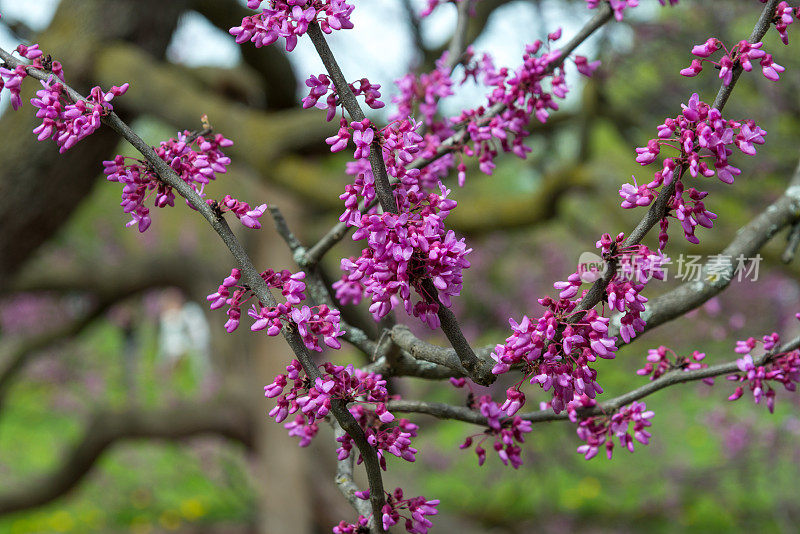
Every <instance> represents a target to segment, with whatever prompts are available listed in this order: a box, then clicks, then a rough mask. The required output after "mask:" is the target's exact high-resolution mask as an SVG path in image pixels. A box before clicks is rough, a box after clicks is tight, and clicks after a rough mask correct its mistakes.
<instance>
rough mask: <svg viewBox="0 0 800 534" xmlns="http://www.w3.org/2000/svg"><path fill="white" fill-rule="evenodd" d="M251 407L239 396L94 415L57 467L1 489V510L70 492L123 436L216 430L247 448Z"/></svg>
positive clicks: (172, 436)
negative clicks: (239, 399)
mask: <svg viewBox="0 0 800 534" xmlns="http://www.w3.org/2000/svg"><path fill="white" fill-rule="evenodd" d="M254 427H255V423H254V422H253V421H252V420H251V416H250V413H249V412H248V410H247V408H246V407H245V406H244V405H242V404H241V403H238V402H233V401H230V400H229V401H225V402H219V401H216V402H209V403H204V404H199V405H198V403H196V402H195V403H191V404H185V405H182V406H176V407H172V408H169V409H163V410H133V409H130V410H125V411H122V412H100V413H97V414H95V415H93V416H92V417H91V420H90V422H89V424H88V425H87V426H86V430H85V431H84V434H83V438H82V439H81V440H80V441H79V442H78V444H77V445H76V446H75V447H74V448H73V449H72V451H71V452H70V453H69V454H67V455H66V457H65V459H64V461H63V463H61V464H60V465H59V466H58V467H57V468H56V469H55V470H53V472H51V473H49V474H47V475H44V476H42V477H40V478H37V479H34V480H30V481H27V482H25V483H22V484H20V485H19V487H16V488H15V489H13V490H11V491H7V492H5V493H2V494H0V515H3V514H8V513H11V512H17V511H20V510H27V509H29V508H34V507H36V506H41V505H43V504H46V503H48V502H51V501H53V500H55V499H57V498H59V497H61V496H62V495H65V494H66V493H68V492H69V491H70V490H71V489H72V488H74V487H75V486H76V485H77V484H78V483H79V482H80V481H81V480H83V478H84V477H85V476H86V475H87V474H89V473H90V472H91V470H92V468H93V467H94V465H95V464H96V463H97V460H98V459H99V458H100V457H101V456H102V454H103V453H104V452H105V451H106V449H108V448H109V447H111V446H112V445H114V444H115V443H117V442H119V441H122V440H133V439H160V440H171V441H174V440H182V439H185V438H189V437H193V436H197V435H202V434H216V435H220V436H223V437H225V438H228V439H230V440H233V441H238V442H240V443H242V444H244V445H245V446H247V447H248V448H252V447H253V446H254V443H255V438H254V435H253V428H254Z"/></svg>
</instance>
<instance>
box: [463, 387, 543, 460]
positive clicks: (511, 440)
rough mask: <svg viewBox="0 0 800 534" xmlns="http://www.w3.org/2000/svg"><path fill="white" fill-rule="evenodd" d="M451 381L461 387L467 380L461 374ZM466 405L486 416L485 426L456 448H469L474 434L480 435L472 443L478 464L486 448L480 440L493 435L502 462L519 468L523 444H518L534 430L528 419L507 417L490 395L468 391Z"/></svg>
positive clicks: (483, 458)
mask: <svg viewBox="0 0 800 534" xmlns="http://www.w3.org/2000/svg"><path fill="white" fill-rule="evenodd" d="M450 383H452V384H453V385H454V386H455V387H459V388H460V387H464V385H466V384H467V381H466V379H464V378H458V379H456V378H451V379H450ZM468 407H469V408H471V409H473V410H477V411H478V412H480V414H481V415H483V416H484V417H485V418H486V421H487V422H486V425H487V427H488V428H486V430H485V431H484V432H481V433H480V434H475V435H474V436H467V438H466V439H465V440H464V443H462V444H461V446H460V447H459V448H461V449H468V448H469V447H471V446H472V445H473V443H474V441H475V440H476V438H479V439H478V440H477V444H476V445H475V454H477V455H478V465H483V464H484V462H485V461H486V449H484V448H483V443H484V442H485V441H486V440H487V439H489V438H490V437H492V438H493V439H494V444H493V448H494V450H495V452H497V455H498V456H499V457H500V461H501V462H503V465H509V464H510V465H511V467H513V468H514V469H518V468H519V466H521V465H522V448H521V447H520V446H519V444H520V443H524V442H525V436H524V435H525V434H527V433H529V432H530V431H531V430H533V425H532V424H531V422H530V421H526V420H524V419H522V418H521V417H519V416H515V417H506V412H505V408H504V407H501V406H500V405H498V404H497V403H496V402H494V401H493V400H492V398H491V397H490V396H489V395H481V396H479V397H477V398H476V397H475V395H474V394H473V393H470V395H469V399H468ZM515 411H516V410H515Z"/></svg>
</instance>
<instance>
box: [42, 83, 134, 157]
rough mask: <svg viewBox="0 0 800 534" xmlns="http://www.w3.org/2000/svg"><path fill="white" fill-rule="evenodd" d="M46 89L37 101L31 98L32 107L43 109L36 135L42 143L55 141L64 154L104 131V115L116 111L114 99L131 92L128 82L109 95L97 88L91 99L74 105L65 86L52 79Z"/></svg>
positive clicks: (79, 101)
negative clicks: (83, 140) (86, 138)
mask: <svg viewBox="0 0 800 534" xmlns="http://www.w3.org/2000/svg"><path fill="white" fill-rule="evenodd" d="M42 87H43V89H40V90H39V91H38V92H37V93H36V98H32V99H31V104H32V105H33V106H34V107H36V108H38V109H39V111H37V112H36V116H37V117H39V118H40V119H42V124H41V125H39V126H38V127H36V128H35V129H34V130H33V133H35V134H37V138H38V140H39V141H44V140H45V139H51V138H55V140H56V144H57V145H58V146H59V150H58V151H59V152H61V153H62V154H63V153H64V152H66V151H67V150H69V149H70V148H72V147H73V146H75V144H76V143H77V142H78V141H80V140H81V139H83V138H84V137H88V136H89V135H91V134H93V133H94V132H95V131H96V130H97V129H98V128H100V126H101V124H102V122H101V121H102V118H103V116H105V115H107V114H108V112H110V111H112V110H113V109H114V107H113V106H112V105H111V100H113V99H114V97H115V96H121V95H123V94H125V91H127V90H128V84H127V83H125V84H123V85H122V86H121V87H117V86H116V85H115V86H112V87H111V90H110V91H109V92H107V93H105V92H103V90H102V89H100V87H94V88H93V89H92V90H91V92H90V93H89V98H88V99H87V100H78V101H77V102H75V103H74V104H73V103H70V102H69V100H68V99H67V98H66V95H65V94H64V86H63V85H61V84H60V83H58V82H54V80H53V77H52V76H51V77H50V79H48V80H47V81H42Z"/></svg>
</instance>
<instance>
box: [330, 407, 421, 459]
mask: <svg viewBox="0 0 800 534" xmlns="http://www.w3.org/2000/svg"><path fill="white" fill-rule="evenodd" d="M349 409H350V413H351V414H352V415H353V417H355V419H356V421H357V422H358V424H359V425H360V426H361V428H362V429H363V430H364V434H365V435H366V436H367V441H368V442H369V444H370V445H372V447H373V448H374V449H375V452H376V453H377V454H378V463H379V464H380V466H381V469H383V470H384V471H386V456H385V453H386V452H388V453H389V454H391V455H393V456H396V457H397V458H402V459H403V460H405V461H407V462H413V461H415V460H416V454H417V449H415V448H414V447H412V446H411V438H415V437H417V430H418V429H419V427H418V426H417V425H415V424H414V423H412V422H411V421H409V420H408V419H398V420H397V424H395V425H389V426H387V424H386V423H388V422H391V421H392V420H394V417H393V416H392V414H391V413H389V412H387V411H386V407H385V406H384V405H383V404H378V405H377V406H376V407H375V409H372V408H368V407H367V406H365V405H364V404H356V405H354V406H351V407H350V408H349ZM336 441H338V442H339V448H338V449H336V452H337V454H338V458H339V460H344V459H345V458H349V457H350V454H351V453H352V451H353V449H354V448H356V444H355V441H353V438H352V436H350V434H348V433H345V434H344V435H342V436H340V437H338V438H336ZM362 461H363V458H362V457H361V453H359V455H358V458H356V463H357V464H360V463H361V462H362Z"/></svg>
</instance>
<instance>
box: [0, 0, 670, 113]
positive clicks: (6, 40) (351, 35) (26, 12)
mask: <svg viewBox="0 0 800 534" xmlns="http://www.w3.org/2000/svg"><path fill="white" fill-rule="evenodd" d="M240 1H241V3H242V4H245V3H246V2H245V0H240ZM413 2H414V3H415V5H416V6H417V11H420V10H422V8H423V6H424V4H425V0H413ZM354 3H355V6H356V9H355V10H354V12H353V19H352V20H353V23H354V25H355V28H354V29H353V30H348V31H337V32H333V34H332V35H331V36H329V42H330V45H331V48H332V49H333V51H334V53H335V54H336V56H337V58H338V59H339V62H340V64H341V65H342V69H343V71H344V72H345V75H346V76H347V77H348V78H351V79H356V78H360V77H363V76H366V77H368V78H369V79H370V81H372V82H373V83H380V84H381V85H382V86H383V92H384V97H385V98H384V100H387V101H388V98H386V97H387V92H388V93H389V94H391V93H392V92H393V86H392V82H393V81H394V80H395V79H397V78H399V77H400V76H402V75H403V74H404V73H405V72H406V71H407V70H408V67H409V66H410V64H411V62H412V60H413V58H412V56H411V53H410V50H411V49H412V47H411V36H410V34H409V31H408V28H407V25H406V24H405V12H404V10H403V9H402V5H401V3H400V2H399V0H368V1H366V0H354ZM650 3H652V4H654V5H653V6H649V5H648V4H650ZM642 4H643V6H641V7H640V8H637V10H630V11H629V13H630V12H631V11H637V13H635V15H638V16H645V17H647V16H650V15H651V14H652V12H653V10H654V8H655V6H656V5H657V2H656V1H655V0H651V1H648V0H644V1H643V2H642ZM57 5H58V0H0V13H2V14H3V15H4V16H8V18H9V19H21V20H23V21H25V22H26V23H27V24H28V25H29V26H31V27H32V28H33V29H35V30H39V29H42V28H44V27H46V26H47V24H48V23H49V21H50V18H51V17H52V15H53V12H54V10H55V8H56V6H57ZM541 5H542V12H543V15H544V19H545V20H546V21H547V23H546V25H543V24H542V21H541V20H540V14H539V13H538V12H537V11H536V9H535V8H534V6H533V5H532V4H531V3H529V2H525V1H520V2H512V3H510V4H507V5H506V6H503V7H502V8H500V9H498V10H497V11H496V12H495V14H494V15H493V16H492V18H491V19H490V21H489V26H488V28H487V31H486V32H485V33H484V35H483V36H482V38H481V39H480V40H478V42H476V43H475V47H476V49H477V50H478V51H479V52H489V53H490V54H492V56H493V57H494V58H495V65H497V66H498V67H500V66H509V67H512V68H513V67H515V66H516V65H518V64H519V61H520V57H521V53H522V50H523V48H524V46H525V44H527V43H530V42H532V41H534V40H535V39H537V38H542V37H543V33H545V32H546V31H553V30H554V29H556V28H557V27H559V26H561V27H562V28H563V30H564V34H563V35H564V38H563V39H564V41H566V40H567V39H569V38H570V36H571V35H572V34H574V33H575V32H576V31H577V30H578V29H579V28H580V26H581V25H582V24H583V23H584V22H585V21H586V20H588V19H589V18H590V17H591V15H592V12H591V11H589V10H587V9H582V8H581V6H580V4H578V5H577V6H573V7H572V8H571V9H569V10H565V9H564V3H563V2H562V1H561V0H551V1H548V0H544V1H543V2H542V4H541ZM454 26H455V7H454V6H452V5H445V6H442V7H440V8H439V9H437V10H436V12H434V14H433V15H431V16H430V17H428V18H427V19H424V21H423V26H422V30H423V38H424V39H425V40H426V43H429V44H432V45H434V44H435V45H439V44H442V43H443V42H444V41H445V40H446V39H447V38H448V37H449V35H450V34H451V33H452V29H453V27H454ZM282 42H283V39H279V41H278V42H277V43H275V44H273V45H272V46H280V45H281V44H282ZM614 42H615V44H616V45H618V46H623V47H624V46H628V45H629V42H630V35H629V32H628V30H627V27H625V26H624V25H616V26H615V29H614ZM198 43H203V46H198ZM16 44H18V43H16V42H14V40H13V37H12V36H11V34H10V33H9V32H8V31H6V29H5V27H3V26H2V24H0V46H2V47H3V48H5V49H6V50H9V49H13V48H14V47H16ZM245 46H252V44H249V43H248V44H246V45H245ZM592 50H593V41H591V40H590V41H589V42H587V43H585V44H584V45H583V46H582V48H581V49H579V52H580V53H583V54H584V55H587V56H590V57H591V55H592ZM169 57H170V59H171V60H173V61H177V62H181V63H185V64H187V65H191V66H198V65H232V64H235V63H236V62H237V61H239V58H240V52H239V45H236V44H235V43H234V41H233V38H232V37H231V36H230V35H228V34H227V33H225V32H222V31H220V30H218V29H217V28H215V27H214V26H212V25H211V24H210V23H209V22H208V21H207V20H206V19H205V18H203V17H202V16H201V15H199V14H197V13H189V14H187V15H186V16H185V17H184V18H183V20H182V21H181V23H180V26H179V28H178V31H177V32H176V34H175V37H174V39H173V42H172V44H171V45H170V49H169ZM289 57H290V58H291V60H292V62H293V65H294V66H295V69H296V72H297V73H298V78H299V79H301V80H304V79H305V78H307V77H308V76H309V75H311V74H319V73H322V72H324V68H323V66H322V64H321V62H320V60H319V58H318V57H317V55H316V52H315V51H314V48H313V46H312V45H311V42H310V41H309V40H308V39H301V40H300V42H299V44H298V46H297V48H296V49H295V51H293V52H292V53H291V54H290V55H289ZM67 76H69V73H67ZM464 93H465V94H463V96H461V97H460V98H456V99H454V102H453V103H452V104H451V108H453V109H455V107H456V106H457V105H458V104H459V102H460V101H464V102H471V103H472V105H474V103H475V99H476V98H480V96H481V93H482V90H480V89H474V90H466V91H465V92H464ZM7 101H8V99H7V98H3V102H2V103H1V104H0V109H5V107H6V106H7ZM0 112H1V111H0Z"/></svg>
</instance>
